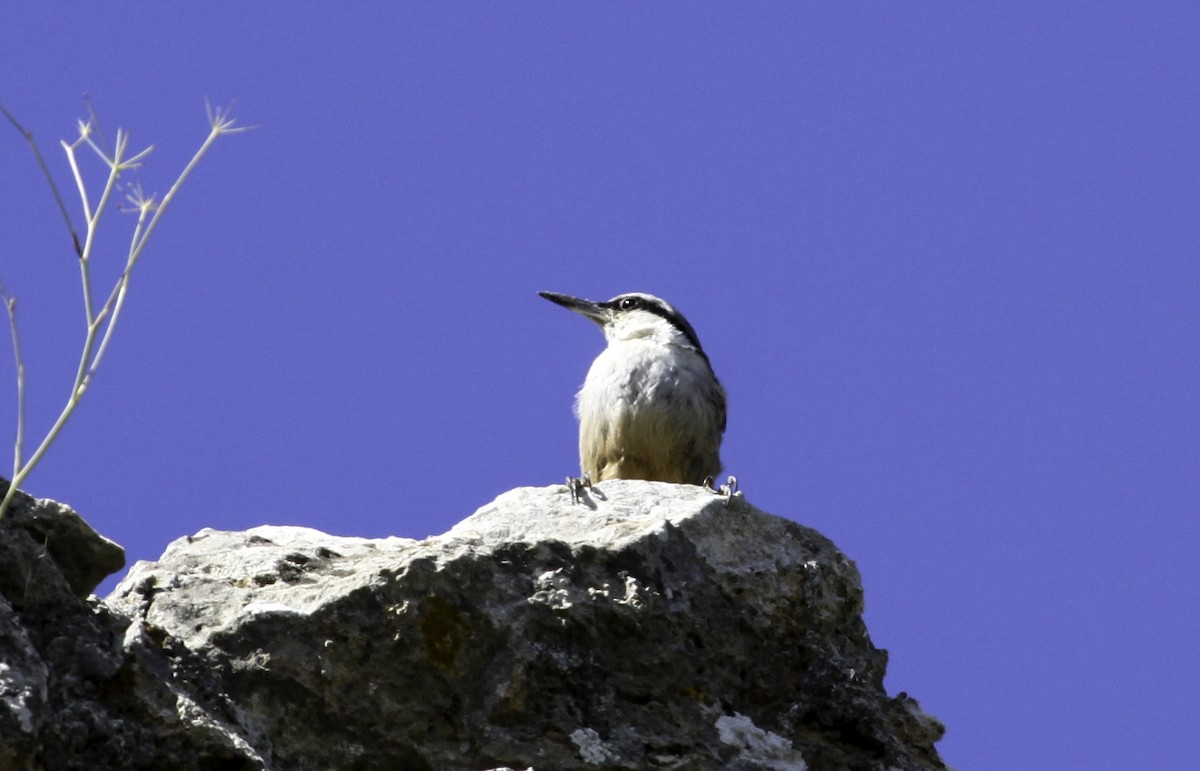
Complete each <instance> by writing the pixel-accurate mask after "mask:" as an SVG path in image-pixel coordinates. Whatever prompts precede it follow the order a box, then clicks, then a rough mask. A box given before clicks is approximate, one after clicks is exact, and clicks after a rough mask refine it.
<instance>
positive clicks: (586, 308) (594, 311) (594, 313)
mask: <svg viewBox="0 0 1200 771" xmlns="http://www.w3.org/2000/svg"><path fill="white" fill-rule="evenodd" d="M538 294H540V295H541V296H542V297H545V298H546V299H547V300H549V301H550V302H552V303H557V304H558V305H561V306H562V307H564V308H566V309H567V310H569V311H575V312H576V313H578V314H579V315H580V316H587V317H588V318H589V319H591V320H592V321H594V322H596V323H597V324H601V325H603V324H605V323H607V322H608V320H609V311H608V309H607V308H605V307H603V306H602V305H600V303H597V302H592V301H591V300H581V299H580V298H578V297H572V296H571V295H569V294H559V293H558V292H538Z"/></svg>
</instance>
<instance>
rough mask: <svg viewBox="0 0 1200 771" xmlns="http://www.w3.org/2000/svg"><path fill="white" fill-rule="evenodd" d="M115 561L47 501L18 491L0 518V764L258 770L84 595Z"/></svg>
mask: <svg viewBox="0 0 1200 771" xmlns="http://www.w3.org/2000/svg"><path fill="white" fill-rule="evenodd" d="M7 484H8V483H7V482H6V481H4V480H0V493H2V492H4V491H5V490H7ZM124 564H125V552H124V550H123V549H122V548H121V547H120V546H117V545H116V544H114V543H113V542H112V541H109V540H108V539H106V538H104V537H102V536H100V535H98V534H97V533H96V532H95V531H94V530H92V528H91V527H89V526H88V525H87V523H86V522H84V521H83V520H82V519H80V517H79V515H77V514H76V513H75V512H74V511H72V510H71V509H70V508H68V507H66V506H63V505H62V504H59V503H55V502H54V501H49V500H34V499H33V498H31V497H29V496H28V495H25V494H24V493H17V495H16V496H14V498H13V501H12V504H11V506H10V508H9V511H8V513H7V514H6V515H5V516H4V518H3V519H0V769H3V771H16V770H17V769H20V770H22V771H24V770H25V769H29V770H31V771H43V770H44V771H58V770H59V769H116V768H127V769H168V768H179V769H199V768H207V769H219V768H229V769H236V768H255V767H256V766H254V765H250V764H247V763H246V762H245V761H244V759H245V758H247V757H250V753H251V752H252V750H251V749H250V748H249V747H248V745H245V743H244V742H243V741H242V740H241V739H240V736H239V735H238V734H237V733H236V731H234V730H228V729H224V728H222V727H219V726H216V727H215V726H212V725H210V724H209V723H208V722H207V721H206V719H205V718H204V716H203V714H202V713H201V712H199V711H197V712H196V713H195V714H192V713H189V712H188V710H189V704H188V702H187V696H186V694H185V692H184V691H183V690H180V689H177V688H176V686H175V685H174V684H173V682H172V680H173V674H172V672H171V668H170V663H169V662H168V661H167V660H166V659H165V658H164V657H163V655H162V653H161V651H160V650H159V649H157V648H147V647H146V646H143V645H141V644H140V643H139V641H137V640H135V641H134V642H133V644H131V645H124V644H123V642H122V638H123V635H124V633H125V632H126V630H127V628H128V627H129V626H130V624H129V619H128V618H127V617H125V616H123V615H121V614H119V613H116V612H114V611H113V610H111V609H110V608H108V607H107V606H106V605H105V604H104V603H103V602H101V601H100V600H99V599H97V598H96V597H94V596H91V597H89V593H90V592H91V591H92V590H93V589H95V587H96V585H97V584H98V583H99V582H100V581H101V580H102V579H103V578H104V577H105V576H106V575H108V574H110V573H113V572H115V571H117V570H120V569H121V568H122V567H123V566H124ZM193 660H194V661H195V662H196V664H198V665H199V666H197V668H196V671H200V672H203V671H205V669H206V665H205V664H204V662H203V661H202V660H200V659H199V658H198V657H193Z"/></svg>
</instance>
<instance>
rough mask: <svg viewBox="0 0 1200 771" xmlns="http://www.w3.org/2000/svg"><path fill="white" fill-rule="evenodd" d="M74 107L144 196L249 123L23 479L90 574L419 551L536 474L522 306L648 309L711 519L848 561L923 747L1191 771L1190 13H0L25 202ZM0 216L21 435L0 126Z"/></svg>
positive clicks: (964, 762) (564, 470) (26, 225)
mask: <svg viewBox="0 0 1200 771" xmlns="http://www.w3.org/2000/svg"><path fill="white" fill-rule="evenodd" d="M84 93H86V94H88V95H89V96H90V99H91V101H92V103H93V104H94V105H95V108H96V110H97V112H98V114H99V116H100V118H101V121H102V126H103V128H104V129H105V131H106V132H107V133H108V134H110V135H111V134H112V133H113V132H114V131H115V129H116V127H118V126H121V127H124V128H127V129H129V130H131V131H132V132H133V138H134V144H135V145H139V146H141V145H146V144H154V145H155V150H154V152H153V154H152V155H151V157H150V159H149V163H148V164H147V166H146V167H145V168H143V169H142V170H141V173H140V179H141V182H142V184H143V186H144V187H146V188H147V189H148V190H152V191H153V190H157V191H159V192H163V191H165V189H166V188H167V187H168V186H169V184H170V182H171V180H172V179H173V178H174V174H175V173H176V172H177V171H178V169H179V168H180V167H181V166H182V165H183V163H184V162H185V161H186V159H187V158H188V157H189V156H190V154H191V152H192V151H193V150H194V149H195V147H196V146H197V145H198V144H199V142H200V141H201V140H202V138H203V136H204V133H205V131H206V126H205V122H204V100H205V99H206V98H208V99H211V100H212V101H213V102H214V103H216V104H225V103H228V102H230V101H231V100H236V106H235V112H236V115H237V116H238V117H239V118H240V119H242V120H243V121H244V122H245V123H248V124H254V125H256V126H257V127H258V128H256V129H255V130H254V131H252V132H250V133H246V134H242V135H238V136H232V137H227V138H224V139H222V140H221V141H220V142H219V143H218V145H217V147H216V148H215V149H214V150H213V152H212V154H211V155H210V156H209V157H208V158H207V159H206V160H205V161H204V163H203V165H202V166H201V167H200V168H199V170H198V171H197V173H196V174H195V176H194V177H193V178H192V180H191V181H190V182H189V183H188V185H187V187H186V188H185V189H184V191H183V193H182V194H181V195H180V197H179V198H178V199H177V201H176V202H175V204H174V210H173V211H172V212H169V213H168V215H167V217H166V218H165V220H164V222H163V225H162V227H161V228H160V230H159V232H158V233H157V234H156V236H155V238H154V240H153V241H152V242H151V244H150V247H149V249H148V251H147V253H146V255H145V257H144V259H143V262H142V264H141V266H140V267H139V268H138V270H137V272H136V274H135V276H134V282H133V286H132V296H131V298H130V301H129V304H128V307H127V309H126V314H125V316H124V317H123V319H122V320H121V327H120V329H119V330H118V331H117V334H116V337H115V340H114V342H113V344H112V348H111V350H110V351H109V353H108V354H107V359H106V361H105V363H104V365H103V368H102V369H101V371H100V373H99V375H98V377H97V380H96V382H95V385H94V386H93V388H92V390H91V391H90V392H89V393H88V395H87V400H86V401H85V403H84V404H83V406H82V407H81V408H80V411H79V413H78V414H77V415H76V416H75V418H74V419H73V422H72V423H71V424H70V425H69V426H68V427H67V429H66V431H65V433H64V434H63V436H62V437H61V439H60V441H59V442H58V444H57V445H56V446H55V447H54V449H53V450H52V452H51V454H50V455H49V456H48V457H47V459H46V461H45V462H44V463H43V465H42V466H41V467H40V468H39V469H38V470H37V471H36V472H35V474H34V476H32V477H31V478H30V479H29V480H28V482H27V484H26V487H27V489H28V490H29V491H31V492H32V493H34V494H35V495H38V496H45V497H52V498H55V499H58V500H62V501H64V502H67V503H69V504H71V505H73V506H75V507H76V508H77V509H78V510H79V511H80V512H81V513H82V514H83V515H84V516H85V517H86V518H87V519H88V520H89V521H90V522H91V523H92V524H93V525H94V526H95V527H96V528H97V529H98V530H100V531H101V532H102V533H104V534H105V535H107V536H109V537H111V538H113V539H114V540H116V541H117V542H119V543H121V544H122V545H124V546H125V548H126V549H127V551H128V556H129V558H130V561H131V562H132V561H133V560H137V559H153V558H155V557H157V556H158V555H159V554H160V553H161V552H162V550H163V548H164V547H165V546H166V544H167V543H168V542H169V541H171V540H173V539H174V538H177V537H179V536H182V535H186V534H190V533H194V532H196V531H197V530H199V529H201V528H204V527H214V528H223V529H243V528H247V527H251V526H254V525H258V524H263V523H275V524H296V525H307V526H311V527H315V528H320V529H322V530H325V531H328V532H331V533H337V534H345V535H364V536H384V535H402V536H410V537H423V536H426V535H429V534H433V533H439V532H442V531H444V530H446V529H447V528H448V527H450V526H451V525H452V524H453V523H454V522H456V521H458V520H460V519H461V518H463V517H465V516H467V515H468V514H470V513H471V512H472V511H474V510H475V509H476V508H477V507H479V506H481V505H483V504H485V503H487V502H488V501H490V500H491V499H492V498H494V497H495V496H496V495H498V494H499V493H501V492H503V491H504V490H507V489H509V488H512V487H515V486H519V485H545V484H551V483H554V482H557V481H558V480H560V479H562V478H563V477H565V476H566V475H567V474H569V473H573V472H575V470H576V449H575V441H576V429H575V423H574V418H573V416H572V414H571V399H572V395H573V393H574V391H575V389H576V388H577V387H578V385H579V383H580V382H581V381H582V379H583V376H584V374H585V372H586V370H587V367H588V364H589V363H590V361H591V359H592V358H593V357H594V356H595V354H596V353H597V352H598V351H599V350H600V348H601V346H602V344H603V342H602V338H601V336H600V334H599V332H598V331H597V329H596V328H595V327H594V326H593V325H591V324H589V323H588V322H586V321H584V320H582V319H580V318H578V317H576V316H573V315H571V314H569V313H567V312H566V311H564V310H562V309H561V308H557V307H555V306H553V305H551V304H550V303H547V302H546V301H545V300H542V299H540V298H538V297H537V295H536V292H537V291H538V290H552V291H559V292H566V293H569V294H576V295H581V296H586V297H591V298H596V299H604V298H607V297H610V296H612V295H615V294H618V293H620V292H625V291H648V292H652V293H655V294H658V295H661V296H663V297H665V298H667V299H668V300H669V301H671V302H672V303H674V304H675V305H676V306H677V307H679V308H680V309H681V310H682V311H683V312H684V313H686V314H687V316H688V318H689V319H690V320H691V322H692V323H693V325H694V326H695V327H696V329H697V331H698V333H699V335H700V339H701V340H702V341H703V344H704V346H705V349H706V350H707V351H708V353H709V356H710V357H711V359H712V362H713V365H714V367H715V369H716V371H717V373H718V375H719V376H720V377H721V379H722V381H723V382H724V384H725V386H726V389H727V390H728V392H729V399H730V413H729V430H728V433H727V435H726V441H725V445H724V452H723V455H724V459H725V462H726V465H727V467H728V470H729V471H730V472H732V473H735V474H737V475H738V477H739V478H740V480H741V482H742V486H743V488H744V490H745V491H746V495H747V497H748V499H749V500H750V501H751V502H752V503H754V504H755V505H757V506H759V507H760V508H762V509H765V510H767V511H770V512H772V513H775V514H779V515H781V516H785V517H788V518H791V519H794V520H796V521H798V522H801V523H804V524H806V525H810V526H812V527H815V528H817V529H819V530H820V531H822V532H823V533H825V534H826V535H828V536H829V537H831V538H832V539H833V540H834V541H835V542H836V543H837V544H838V545H839V546H840V547H841V548H842V549H843V550H844V551H845V552H846V553H847V554H848V555H849V556H850V557H851V558H852V559H854V560H855V561H856V562H857V564H858V566H859V568H860V570H861V571H862V574H863V578H864V583H865V586H866V593H867V622H868V625H869V628H870V631H871V635H872V637H873V639H874V641H875V643H876V644H877V645H879V646H880V647H884V648H887V649H888V650H889V651H890V652H891V661H890V667H889V676H888V682H887V685H888V687H889V690H890V691H891V692H892V693H896V692H898V691H907V692H909V693H910V694H912V695H913V696H915V697H917V698H918V699H920V701H921V703H922V705H923V706H924V707H925V708H926V709H927V710H928V711H930V712H931V713H933V714H935V715H937V716H939V717H940V718H942V719H943V720H944V721H945V722H946V723H947V725H948V733H947V735H946V738H945V740H944V741H943V742H942V743H941V745H940V747H941V751H942V753H943V756H944V758H945V760H946V761H947V762H948V763H950V764H951V765H954V766H958V767H959V768H962V769H964V770H965V769H972V771H982V770H986V769H997V770H1000V769H1004V770H1007V769H1014V768H1089V769H1125V768H1133V767H1139V768H1182V767H1185V766H1188V765H1191V764H1193V763H1194V762H1195V758H1196V757H1197V755H1200V740H1197V738H1196V731H1195V718H1194V715H1195V714H1196V712H1197V708H1198V707H1200V705H1198V704H1197V693H1198V692H1200V676H1198V672H1197V668H1196V666H1195V663H1194V658H1195V651H1196V648H1197V645H1198V643H1200V598H1198V594H1200V592H1198V590H1197V570H1196V566H1195V565H1196V556H1195V555H1196V552H1197V549H1198V548H1200V524H1198V523H1200V516H1198V515H1200V413H1198V411H1197V396H1198V391H1200V339H1198V338H1200V261H1198V255H1200V150H1198V146H1200V10H1198V9H1197V8H1196V7H1194V6H1191V5H1188V4H1185V3H1142V4H1125V3H1107V2H1101V3H1089V4H1083V3H1016V4H1004V6H1003V7H992V8H987V7H982V4H964V3H927V4H896V3H855V4H849V5H847V4H842V3H828V4H803V5H801V4H782V3H754V4H733V3H729V4H724V3H713V4H705V5H703V6H700V5H693V4H672V3H655V4H632V3H629V4H603V5H599V4H596V5H583V4H558V3H532V2H531V3H502V4H484V3H478V4H476V3H471V4H440V3H438V4H435V3H404V4H393V5H392V6H389V7H388V8H386V9H385V8H383V7H382V4H379V5H378V6H370V5H367V4H339V5H337V6H336V7H335V6H334V5H332V4H330V5H326V6H318V5H316V4H289V5H287V6H286V10H285V6H283V5H282V4H247V3H204V4H188V5H182V6H177V5H175V4H169V5H168V4H159V5H151V4H146V3H124V4H121V3H114V4H106V5H105V7H104V8H100V7H99V6H96V5H93V4H84V3H75V4H63V5H62V6H58V7H52V6H50V5H47V4H38V3H15V4H14V3H10V4H7V5H6V7H5V8H4V10H2V11H0V100H2V101H3V102H4V103H5V104H6V105H7V107H8V108H9V109H10V110H11V111H13V112H14V113H15V114H16V115H17V116H18V117H19V118H20V119H21V120H22V121H23V122H24V123H25V124H26V126H27V127H28V128H29V129H31V130H32V131H33V132H34V133H35V135H36V136H37V137H38V138H39V139H40V140H41V145H42V148H43V151H44V152H45V153H46V155H47V156H48V159H49V161H50V163H51V165H52V166H53V168H54V170H55V173H56V175H57V178H58V180H59V182H60V184H61V185H63V186H64V190H65V192H67V193H70V192H72V188H71V186H70V178H69V175H68V171H67V167H66V165H65V162H64V160H63V157H62V154H61V152H60V151H59V150H58V148H57V140H58V139H60V138H71V137H72V136H73V131H74V123H75V120H76V118H78V117H81V116H83V115H85V114H86V108H85V106H84V104H83V102H82V101H81V98H80V97H81V95H82V94H84ZM0 203H2V207H0V276H2V277H3V280H4V282H5V283H6V285H7V286H8V288H9V290H10V291H11V292H12V293H14V294H16V295H17V296H18V298H19V302H20V305H19V307H20V313H21V317H20V319H21V325H22V331H23V333H24V346H25V358H26V364H27V367H28V369H29V389H30V397H29V398H30V404H29V410H30V428H29V430H30V432H31V433H38V432H39V431H41V430H44V428H45V427H46V426H47V425H48V424H49V423H50V422H51V421H52V419H53V416H54V415H55V414H56V413H57V410H58V408H59V407H60V405H61V403H62V400H63V399H64V398H65V396H66V392H67V389H68V386H69V382H70V378H71V375H72V373H73V368H74V366H75V364H76V360H77V356H78V350H79V343H80V341H81V340H82V334H83V329H82V326H83V323H82V322H83V313H82V309H81V306H80V302H79V288H78V275H77V268H76V266H75V263H74V260H73V257H72V255H71V253H70V251H69V249H68V248H67V241H66V238H65V235H64V230H63V227H62V223H61V220H59V219H58V218H57V214H56V212H55V210H54V208H53V203H52V200H51V198H50V196H49V194H48V192H47V191H46V188H45V185H44V183H43V181H42V180H41V179H40V177H39V173H38V171H37V168H36V166H35V165H34V164H33V161H32V159H31V157H30V155H29V153H28V149H27V147H26V146H25V145H24V143H23V142H22V141H21V139H20V137H19V136H18V135H17V134H16V132H13V131H11V130H10V129H9V128H8V127H7V126H5V125H0ZM72 203H73V202H72ZM77 219H78V217H77ZM131 226H132V218H131V217H129V216H128V215H124V214H121V213H119V212H115V211H114V212H112V213H110V215H109V218H108V219H107V220H106V221H105V225H104V231H103V233H102V237H103V239H104V240H103V241H102V247H101V253H100V255H99V256H98V257H97V263H98V264H106V265H108V266H109V268H108V271H109V273H108V274H107V276H108V280H110V281H111V279H112V277H113V275H115V272H116V270H117V269H118V268H117V265H118V262H119V260H120V256H121V254H122V250H123V248H124V245H125V243H126V242H127V237H128V233H129V228H130V227H131ZM103 260H107V262H103ZM101 272H102V273H103V271H101ZM12 380H13V378H12V364H11V361H10V357H9V356H8V355H7V354H4V355H3V356H0V388H2V389H4V390H3V391H0V406H3V405H5V404H7V405H9V406H8V408H5V409H2V410H0V430H2V431H3V434H4V435H5V436H11V434H12V429H13V425H14V423H15V420H14V417H13V416H14V414H15V406H14V404H15V398H13V397H11V396H3V394H5V393H7V394H10V395H11V394H15V389H12V387H11V386H10V385H5V384H11V383H12ZM8 441H9V440H8V439H5V440H4V442H5V443H6V444H7V443H8ZM112 584H113V580H110V581H109V582H107V583H106V584H105V589H106V590H107V588H110V587H111V586H112Z"/></svg>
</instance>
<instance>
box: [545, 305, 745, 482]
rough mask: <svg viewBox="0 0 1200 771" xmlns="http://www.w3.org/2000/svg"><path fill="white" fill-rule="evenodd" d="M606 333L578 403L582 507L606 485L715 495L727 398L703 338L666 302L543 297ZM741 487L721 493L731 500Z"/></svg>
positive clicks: (570, 479) (584, 382) (576, 401)
mask: <svg viewBox="0 0 1200 771" xmlns="http://www.w3.org/2000/svg"><path fill="white" fill-rule="evenodd" d="M538 294H539V295H540V296H542V297H544V298H546V299H547V300H549V301H550V302H553V303H556V304H558V305H561V306H562V307H564V308H566V309H568V310H571V311H574V312H575V313H578V314H579V315H581V316H584V317H586V318H589V319H591V320H592V321H594V322H596V323H597V324H599V325H600V328H601V330H602V331H603V332H604V337H605V339H606V340H607V342H608V345H607V346H606V347H605V349H604V350H603V351H601V352H600V355H599V356H597V357H596V360H595V361H593V362H592V366H591V368H590V369H589V370H588V373H587V377H586V378H585V379H584V381H583V386H582V387H581V388H580V389H579V393H578V395H577V396H576V398H575V413H576V415H577V416H578V418H579V465H580V470H581V471H582V473H583V476H582V478H568V480H567V484H568V487H569V488H570V489H571V494H572V498H573V499H575V500H578V496H579V494H580V493H581V490H582V488H583V487H589V486H590V485H591V483H593V482H602V481H604V480H606V479H646V480H653V481H659V482H675V483H682V484H693V485H702V486H704V487H707V488H709V489H712V482H713V480H714V479H715V478H716V476H717V474H719V473H720V472H721V457H720V449H721V438H722V436H723V435H724V433H725V418H726V398H725V389H724V388H722V386H721V383H720V381H718V380H717V376H716V374H714V373H713V369H712V365H711V363H710V362H709V360H708V355H707V354H706V353H705V352H704V349H703V348H702V347H701V346H700V339H699V338H698V337H697V336H696V330H695V329H693V328H692V325H691V324H690V323H688V320H687V319H686V318H684V316H683V314H682V313H680V312H679V311H678V310H676V309H675V307H674V306H672V305H671V304H670V303H668V302H667V301H666V300H662V299H660V298H658V297H655V296H654V295H651V294H645V293H643V292H629V293H626V294H619V295H617V296H616V297H614V298H612V299H611V300H607V301H605V302H596V301H593V300H584V299H580V298H578V297H572V296H570V295H565V294H559V293H557V292H538ZM736 484H737V483H736V480H735V479H734V478H733V477H730V479H729V483H728V484H727V485H724V486H722V487H721V488H720V490H719V492H721V493H723V494H724V493H728V494H729V495H730V496H731V497H732V495H733V490H736Z"/></svg>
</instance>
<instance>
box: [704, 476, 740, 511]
mask: <svg viewBox="0 0 1200 771" xmlns="http://www.w3.org/2000/svg"><path fill="white" fill-rule="evenodd" d="M715 481H716V480H715V479H714V478H713V477H707V478H706V479H705V480H704V489H705V490H708V491H709V492H711V493H714V494H716V495H723V496H725V505H726V506H728V505H729V504H730V503H732V502H733V499H734V496H737V495H741V493H740V492H738V481H737V477H735V476H733V475H732V474H730V476H729V479H727V480H725V484H723V485H721V486H720V487H713V482H715Z"/></svg>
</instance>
